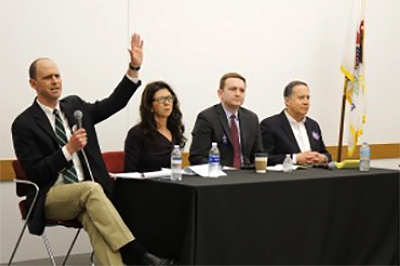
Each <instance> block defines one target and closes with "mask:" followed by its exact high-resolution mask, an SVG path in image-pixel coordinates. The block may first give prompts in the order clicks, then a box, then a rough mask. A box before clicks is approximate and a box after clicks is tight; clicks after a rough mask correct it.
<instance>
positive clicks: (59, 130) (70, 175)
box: [53, 109, 79, 184]
mask: <svg viewBox="0 0 400 266" xmlns="http://www.w3.org/2000/svg"><path fill="white" fill-rule="evenodd" d="M53 114H54V116H55V118H56V120H55V128H56V132H55V133H56V138H57V142H58V145H60V147H61V148H62V147H64V146H65V144H67V134H66V133H65V128H64V125H63V121H62V120H61V117H60V113H59V112H58V110H57V109H54V111H53ZM61 173H62V175H63V179H64V183H65V184H70V183H76V182H79V180H78V175H77V173H76V169H75V167H74V164H73V162H72V160H71V161H70V165H69V166H68V167H66V168H65V169H64V170H62V172H61Z"/></svg>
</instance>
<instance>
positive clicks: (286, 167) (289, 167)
mask: <svg viewBox="0 0 400 266" xmlns="http://www.w3.org/2000/svg"><path fill="white" fill-rule="evenodd" d="M282 167H283V172H292V171H293V163H292V158H290V154H286V157H285V160H283V165H282Z"/></svg>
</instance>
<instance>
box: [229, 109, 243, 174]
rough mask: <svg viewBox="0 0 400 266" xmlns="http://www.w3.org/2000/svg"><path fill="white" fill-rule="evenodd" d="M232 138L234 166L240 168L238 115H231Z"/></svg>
mask: <svg viewBox="0 0 400 266" xmlns="http://www.w3.org/2000/svg"><path fill="white" fill-rule="evenodd" d="M230 118H231V138H232V146H233V152H234V157H233V167H235V168H236V169H240V165H241V160H240V143H239V133H238V128H237V126H236V121H235V120H236V116H235V115H231V117H230Z"/></svg>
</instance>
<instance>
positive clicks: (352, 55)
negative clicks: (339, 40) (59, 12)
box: [340, 0, 366, 157]
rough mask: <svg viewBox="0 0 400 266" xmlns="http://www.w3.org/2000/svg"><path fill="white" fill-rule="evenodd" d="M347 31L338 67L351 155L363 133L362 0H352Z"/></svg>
mask: <svg viewBox="0 0 400 266" xmlns="http://www.w3.org/2000/svg"><path fill="white" fill-rule="evenodd" d="M352 16H353V19H352V21H350V26H349V34H348V35H347V38H348V40H347V43H346V47H345V53H344V56H343V60H342V64H341V67H340V69H341V71H342V73H343V74H344V75H345V79H347V80H348V82H347V83H345V84H347V88H345V89H346V90H345V91H346V102H347V104H346V105H347V114H348V116H347V122H348V127H347V146H348V147H347V153H348V156H349V157H351V156H352V155H353V153H354V151H355V148H356V147H357V142H358V138H359V137H360V136H361V135H362V134H363V131H362V127H363V124H364V123H365V122H366V112H365V111H366V105H365V104H366V94H365V78H364V36H365V35H364V34H365V31H364V29H365V0H356V1H355V11H354V12H353V13H352Z"/></svg>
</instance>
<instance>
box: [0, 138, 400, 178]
mask: <svg viewBox="0 0 400 266" xmlns="http://www.w3.org/2000/svg"><path fill="white" fill-rule="evenodd" d="M370 147H371V159H392V158H400V143H387V144H371V145H370ZM326 148H327V150H328V151H329V152H330V153H331V154H332V157H333V160H336V158H337V151H338V147H337V146H327V147H326ZM359 149H360V146H357V149H356V151H355V152H354V154H353V156H352V157H350V158H349V157H348V156H347V146H343V148H342V160H346V159H356V158H358V155H359ZM182 157H183V158H182V160H183V162H182V164H183V166H188V165H189V160H188V157H189V153H187V152H186V153H184V154H183V156H182ZM13 160H14V159H7V160H0V181H13V180H14V177H15V175H14V170H13V168H12V165H11V162H12V161H13Z"/></svg>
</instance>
